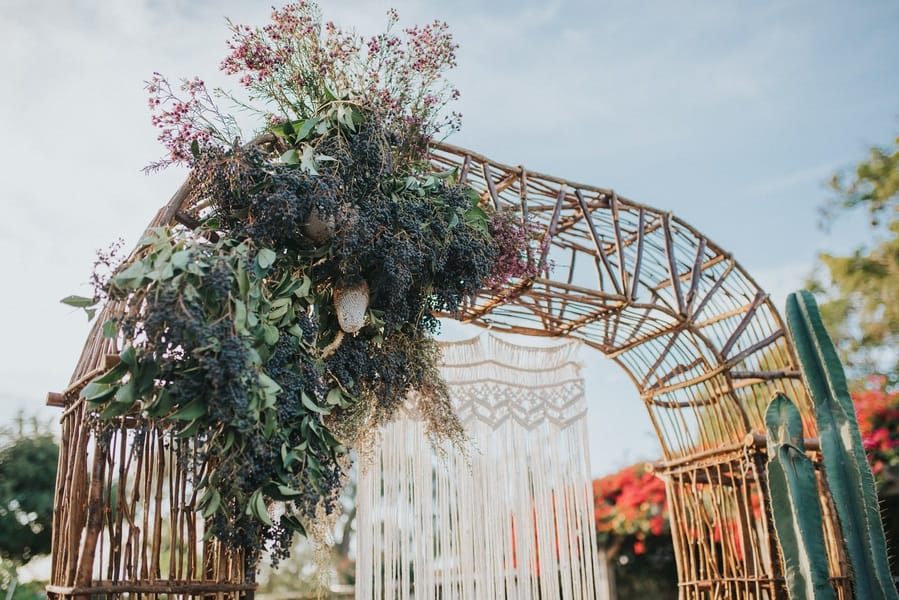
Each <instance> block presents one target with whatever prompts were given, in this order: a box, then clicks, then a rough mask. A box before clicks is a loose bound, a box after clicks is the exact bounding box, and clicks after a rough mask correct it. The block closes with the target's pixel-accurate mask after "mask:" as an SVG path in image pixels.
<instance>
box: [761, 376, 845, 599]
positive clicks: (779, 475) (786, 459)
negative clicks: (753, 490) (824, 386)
mask: <svg viewBox="0 0 899 600" xmlns="http://www.w3.org/2000/svg"><path fill="white" fill-rule="evenodd" d="M765 426H766V427H767V429H768V468H767V472H768V490H769V493H770V496H771V512H772V514H773V516H774V528H775V530H776V531H777V540H778V543H779V544H780V550H781V553H782V554H783V558H784V566H785V573H784V575H785V578H786V582H787V591H788V592H789V594H790V598H791V599H792V600H799V599H802V600H831V599H833V598H836V596H835V595H834V590H833V588H832V587H831V585H830V577H829V574H828V571H827V549H826V548H825V547H824V537H823V534H822V532H823V525H822V521H821V507H820V506H819V505H818V486H817V484H816V482H815V466H814V464H813V463H812V460H811V459H810V458H809V457H808V456H807V455H806V453H805V442H804V441H803V439H802V417H801V416H800V415H799V410H798V409H797V408H796V406H795V405H794V404H793V403H792V402H791V401H790V399H789V398H787V397H786V396H784V395H783V394H776V395H775V396H774V398H773V399H772V400H771V402H770V404H768V410H767V411H766V412H765Z"/></svg>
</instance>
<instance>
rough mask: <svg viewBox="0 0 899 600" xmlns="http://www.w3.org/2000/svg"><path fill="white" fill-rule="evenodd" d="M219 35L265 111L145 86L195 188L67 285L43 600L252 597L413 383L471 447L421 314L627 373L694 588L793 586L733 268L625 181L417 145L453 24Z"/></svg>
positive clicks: (450, 56) (323, 509)
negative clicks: (241, 136) (770, 493)
mask: <svg viewBox="0 0 899 600" xmlns="http://www.w3.org/2000/svg"><path fill="white" fill-rule="evenodd" d="M394 22H395V16H391V23H394ZM233 34H234V35H233V38H232V42H231V53H230V54H229V56H228V57H227V58H226V59H225V61H224V63H223V69H224V70H225V71H227V72H230V73H236V74H239V75H240V78H241V83H242V84H244V85H245V86H246V88H247V90H248V92H249V95H250V97H251V99H256V100H258V99H260V98H262V99H264V100H266V102H265V103H263V105H262V106H263V108H262V109H260V111H259V112H260V114H261V115H262V116H263V117H264V118H265V125H264V126H263V128H262V131H261V132H260V133H259V134H258V135H257V136H256V137H255V139H253V140H252V141H251V142H250V143H248V144H243V145H242V144H241V143H240V142H239V141H236V139H235V136H234V134H233V131H232V130H231V127H232V126H233V121H232V120H231V119H230V118H229V117H228V116H227V115H223V114H222V113H221V112H220V111H218V109H216V108H215V107H214V104H213V102H212V99H211V96H209V94H208V92H207V91H206V89H205V86H204V85H203V83H202V82H201V81H200V80H190V81H185V82H184V85H183V86H182V88H181V89H182V91H181V92H180V93H182V94H183V95H184V97H183V98H181V97H179V96H178V93H179V92H177V90H173V89H172V88H171V87H170V86H169V84H168V82H167V81H166V80H165V79H164V78H162V77H161V76H156V77H154V79H153V80H152V81H151V82H150V84H149V89H150V92H151V107H152V108H153V109H154V111H155V112H154V115H155V116H154V122H155V123H156V124H157V125H159V126H160V127H161V128H162V135H161V139H162V141H163V142H164V143H165V144H166V145H167V147H168V148H169V150H170V152H171V154H170V156H169V157H167V159H166V160H165V161H164V162H173V161H174V162H178V161H180V162H185V163H187V164H189V166H191V167H192V169H193V170H192V174H191V176H190V177H189V178H188V180H187V182H186V183H185V184H184V186H183V187H182V188H181V189H180V190H178V192H177V193H176V194H175V195H174V197H173V198H172V199H171V201H170V202H169V203H168V204H166V205H165V206H164V207H162V208H161V209H160V211H159V213H158V214H157V216H156V218H155V219H154V220H153V222H152V223H151V224H150V226H149V227H148V229H147V233H146V235H145V236H144V238H143V239H142V240H141V243H140V244H139V245H138V247H137V248H136V249H135V250H134V252H132V253H131V255H130V256H129V257H128V258H127V260H126V261H125V263H124V264H123V265H121V266H119V267H117V268H116V269H115V270H114V272H113V273H111V274H110V275H109V276H108V277H105V278H104V277H99V278H98V279H99V283H98V288H97V295H96V297H94V298H77V297H70V298H68V299H67V301H68V303H70V304H73V305H77V306H83V307H84V308H85V309H87V310H88V311H98V316H97V320H96V324H95V326H94V328H93V330H92V332H91V335H90V337H89V339H88V342H87V344H86V346H85V349H84V352H83V354H82V356H81V359H80V361H79V363H78V366H77V368H76V370H75V373H74V374H73V377H72V381H71V385H70V386H69V387H68V388H67V389H66V390H65V391H64V392H62V393H60V394H51V395H50V398H49V402H50V403H51V404H53V405H57V406H60V407H62V408H63V409H64V410H63V417H62V431H63V433H62V447H61V453H60V469H59V480H58V486H57V499H56V506H55V513H54V517H55V519H54V534H53V567H52V569H53V571H52V576H51V582H50V585H49V587H48V592H49V594H50V597H51V598H58V599H61V598H68V597H73V596H84V597H87V596H90V595H97V594H105V595H109V594H115V595H118V594H125V593H127V594H138V595H140V596H144V595H147V596H148V597H160V596H161V595H169V594H177V595H184V596H191V597H199V596H211V595H213V594H214V595H216V597H237V596H240V595H244V594H251V593H252V590H254V589H255V584H254V583H253V580H252V573H253V572H254V570H255V564H256V561H257V560H258V558H259V553H260V550H261V548H262V547H263V546H265V545H266V544H267V545H269V546H273V547H274V548H275V557H276V558H277V556H278V554H279V552H281V551H282V550H283V549H284V548H286V547H287V545H288V544H289V541H290V540H291V539H292V537H293V535H294V534H295V533H300V534H307V535H316V530H317V528H318V527H319V525H318V522H319V519H320V518H324V516H326V513H329V512H331V510H332V509H333V506H334V502H335V499H336V494H337V493H338V492H339V489H340V486H341V480H342V472H343V469H344V465H345V461H346V452H347V446H360V445H364V444H366V443H369V442H370V435H371V431H372V429H373V428H374V427H376V426H378V425H379V424H381V423H383V422H385V421H387V420H389V419H390V418H391V415H392V413H393V411H394V410H395V409H396V406H397V404H398V403H399V402H401V401H402V398H403V397H404V396H405V392H406V391H408V390H409V389H413V390H415V391H418V392H420V393H422V394H423V396H424V397H426V398H428V399H429V400H428V404H427V405H426V408H425V412H426V414H427V416H428V417H429V422H430V426H431V429H430V431H431V433H432V434H433V435H435V436H438V437H440V436H443V437H446V438H449V439H450V440H457V441H458V440H460V439H461V438H462V437H463V435H462V433H461V431H460V430H459V428H458V422H457V421H456V420H455V419H454V416H453V415H452V411H451V410H450V409H449V408H448V405H447V403H446V393H445V389H444V388H443V387H441V381H440V378H439V375H437V374H436V371H435V368H434V365H435V360H436V359H435V354H434V352H435V350H434V345H433V342H432V341H431V340H430V338H429V335H428V334H429V333H430V332H431V331H432V330H433V327H434V322H435V321H434V316H435V315H447V316H453V317H455V318H457V319H460V320H462V321H464V322H469V323H474V324H477V325H482V326H490V327H492V328H493V330H494V331H498V332H503V331H506V332H510V333H517V334H525V335H531V336H544V337H558V338H563V337H565V338H571V339H575V340H579V341H580V342H582V343H583V344H586V345H587V346H589V347H591V348H594V349H596V350H598V351H600V352H601V353H603V354H604V355H605V356H606V357H608V358H610V359H612V360H613V361H615V362H616V363H617V364H618V365H619V366H620V367H621V368H622V369H624V371H625V372H626V373H627V374H628V376H629V377H630V379H631V381H632V382H633V384H634V386H635V387H636V389H637V390H638V392H639V393H640V397H641V399H642V401H643V403H644V405H645V406H646V409H647V412H648V414H649V417H650V419H651V422H652V424H653V426H654V428H655V431H656V433H657V435H658V439H659V443H660V446H661V450H662V453H663V461H662V463H661V464H659V465H658V466H657V471H656V472H657V474H658V475H659V476H660V477H662V478H663V479H664V480H665V483H666V489H667V492H668V497H669V500H670V503H671V530H672V537H673V540H674V546H675V555H676V558H677V564H678V574H679V580H680V583H679V586H680V593H681V598H723V597H746V598H776V597H783V595H784V582H783V567H782V564H781V559H780V557H779V554H778V548H777V545H776V539H775V533H774V531H773V527H772V524H771V519H770V515H769V507H770V499H769V498H768V497H767V491H766V487H765V485H764V484H763V481H764V477H765V469H764V463H765V460H766V449H765V421H764V413H765V408H766V406H767V403H768V401H769V399H770V398H771V396H772V394H773V393H774V392H775V391H779V390H780V391H785V392H786V393H787V394H788V395H789V396H791V397H792V398H794V399H795V400H796V401H797V404H798V406H799V409H800V411H801V413H802V415H803V424H804V428H805V432H806V434H807V435H809V436H814V435H815V432H816V425H815V421H814V418H813V416H812V409H811V407H810V405H809V401H808V399H807V396H806V391H805V388H804V386H803V384H802V381H801V379H800V373H799V369H798V366H797V360H796V357H795V353H794V350H793V348H792V347H791V345H790V343H789V341H788V339H787V338H786V336H785V332H784V324H783V321H782V319H781V317H780V315H779V314H778V311H777V310H776V308H775V307H774V306H773V304H772V302H771V300H770V298H769V297H768V295H767V294H766V293H765V292H764V291H763V290H762V289H761V288H760V287H759V286H758V284H757V283H756V282H755V281H754V280H753V278H752V277H751V276H750V275H749V274H747V273H746V271H745V270H744V269H743V268H742V267H741V266H740V265H739V264H738V263H737V262H736V260H735V259H734V258H733V257H732V256H731V255H730V254H729V253H727V252H726V251H725V250H724V249H722V248H721V247H720V246H718V245H717V244H716V243H714V242H712V241H710V240H709V239H707V238H706V237H705V236H703V235H702V234H701V233H699V232H698V231H696V230H695V229H693V228H692V227H690V226H689V225H688V224H686V223H684V222H683V221H681V220H680V219H678V218H677V217H675V216H673V215H672V214H670V213H668V212H664V211H660V210H657V209H655V208H652V207H649V206H644V205H641V204H638V203H636V202H633V201H631V200H629V199H627V198H625V197H623V196H619V195H618V194H617V193H616V192H615V191H613V190H609V189H603V188H600V187H596V186H591V185H586V184H580V183H575V182H570V181H567V180H564V179H560V178H558V177H553V176H549V175H544V174H541V173H538V172H535V171H530V170H528V169H526V168H524V167H521V166H516V167H513V166H509V165H504V164H501V163H499V162H496V161H493V160H491V159H489V158H486V157H484V156H481V155H479V154H477V153H474V152H471V151H468V150H465V149H463V148H458V147H455V146H452V145H449V144H446V143H436V142H432V141H430V140H431V138H432V137H433V136H434V134H435V133H436V132H437V130H438V129H439V128H440V126H441V125H443V126H447V125H448V126H450V127H451V128H452V127H453V126H455V125H456V124H457V123H456V121H455V117H454V116H451V117H450V118H449V120H448V121H438V119H439V115H440V114H441V113H440V109H441V108H442V106H443V104H445V102H446V101H447V100H450V99H452V98H453V97H454V95H455V91H454V90H453V89H452V88H451V87H447V86H446V84H445V80H444V79H443V78H442V76H443V71H444V70H445V69H446V68H448V67H450V66H452V65H453V64H454V50H455V46H454V45H453V44H452V42H451V39H450V38H449V36H448V34H447V32H446V29H445V26H444V25H442V24H433V25H430V26H427V27H423V28H417V27H415V28H410V29H407V30H405V31H404V32H403V34H402V35H399V34H395V33H392V32H391V31H388V32H387V33H385V34H382V35H380V36H375V37H373V38H370V39H369V40H367V41H361V40H359V39H357V38H355V37H354V36H352V35H349V34H345V33H344V32H342V31H340V30H339V29H337V28H335V27H333V26H332V25H330V24H322V22H321V20H320V18H319V17H318V13H317V12H316V10H315V7H314V6H313V5H311V4H306V3H299V4H294V5H289V6H287V7H285V8H283V9H277V10H275V11H274V13H273V21H272V23H271V24H270V25H268V26H266V27H264V28H260V29H251V28H248V27H244V26H234V27H233ZM399 50H401V51H399ZM360 57H361V58H360ZM388 76H389V77H388ZM388 78H392V79H390V82H391V83H389V84H388V83H385V81H386V80H387V79H388ZM216 123H217V125H216V126H215V127H213V126H212V125H213V124H216ZM101 262H102V261H101ZM385 365H386V366H385ZM822 485H823V484H822ZM273 503H280V506H283V507H285V508H283V510H281V511H280V512H277V511H275V512H272V511H270V507H271V506H272V505H273ZM821 505H822V509H823V514H824V515H825V530H826V532H827V535H826V536H825V538H826V539H825V541H826V545H827V552H828V562H829V572H830V575H831V578H832V581H833V582H834V585H835V586H836V588H837V589H838V590H841V592H840V593H841V594H843V596H842V597H848V596H847V595H848V594H849V593H850V592H849V590H850V587H849V586H850V583H849V574H848V572H847V570H846V566H845V560H844V557H843V548H842V546H841V543H840V542H839V541H838V540H839V536H838V535H837V533H836V531H837V528H836V522H835V517H834V516H833V510H832V506H831V501H830V497H829V495H828V494H826V493H825V494H823V495H822V497H821Z"/></svg>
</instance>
